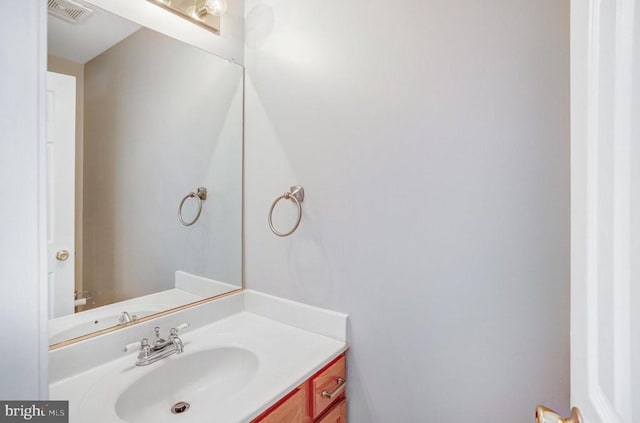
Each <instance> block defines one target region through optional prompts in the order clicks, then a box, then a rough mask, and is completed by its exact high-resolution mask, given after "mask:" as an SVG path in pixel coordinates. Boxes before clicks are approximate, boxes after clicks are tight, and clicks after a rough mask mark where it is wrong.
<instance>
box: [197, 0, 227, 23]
mask: <svg viewBox="0 0 640 423" xmlns="http://www.w3.org/2000/svg"><path fill="white" fill-rule="evenodd" d="M226 11H227V2H226V0H205V1H204V2H203V3H202V5H200V7H199V8H198V9H197V12H196V13H197V14H198V16H199V17H200V18H201V19H202V18H204V17H205V16H206V15H214V16H221V15H223V14H224V13H225V12H226Z"/></svg>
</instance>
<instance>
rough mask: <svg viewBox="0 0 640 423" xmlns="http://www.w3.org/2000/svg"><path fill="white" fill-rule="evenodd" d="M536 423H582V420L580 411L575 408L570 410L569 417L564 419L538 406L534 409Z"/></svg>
mask: <svg viewBox="0 0 640 423" xmlns="http://www.w3.org/2000/svg"><path fill="white" fill-rule="evenodd" d="M536 423H582V418H581V415H580V410H579V409H578V408H576V407H573V408H572V409H571V415H570V416H569V417H568V418H566V419H564V418H562V417H560V416H559V415H558V414H557V413H556V412H554V411H552V410H549V409H548V408H547V407H544V406H542V405H539V406H538V408H536Z"/></svg>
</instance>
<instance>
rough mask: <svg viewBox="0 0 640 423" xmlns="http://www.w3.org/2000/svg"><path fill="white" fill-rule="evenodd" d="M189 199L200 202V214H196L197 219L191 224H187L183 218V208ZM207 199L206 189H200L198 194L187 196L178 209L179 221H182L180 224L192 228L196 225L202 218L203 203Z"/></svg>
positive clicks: (192, 193)
mask: <svg viewBox="0 0 640 423" xmlns="http://www.w3.org/2000/svg"><path fill="white" fill-rule="evenodd" d="M189 198H195V199H196V200H198V213H197V214H196V217H194V218H193V220H192V221H191V222H185V221H184V219H183V218H182V207H184V203H185V202H186V201H187V200H188V199H189ZM206 199H207V189H206V188H205V187H199V188H198V190H197V192H190V193H189V194H187V195H185V196H184V198H183V199H182V201H181V202H180V207H178V219H179V220H180V223H182V224H183V225H184V226H191V225H193V224H194V223H196V222H197V221H198V219H199V218H200V214H201V213H202V201H204V200H206Z"/></svg>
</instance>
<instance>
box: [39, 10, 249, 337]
mask: <svg viewBox="0 0 640 423" xmlns="http://www.w3.org/2000/svg"><path fill="white" fill-rule="evenodd" d="M49 3H50V4H51V3H52V2H49ZM54 3H56V2H54ZM78 3H79V4H80V6H81V7H86V9H87V11H81V12H79V13H78V16H79V17H78V18H77V19H76V18H74V16H66V17H65V16H54V15H53V14H52V13H50V14H49V18H48V47H49V51H48V53H49V57H48V75H47V168H48V171H47V172H48V174H47V183H48V190H47V191H48V192H47V196H48V206H47V209H48V225H47V226H48V257H49V267H48V281H49V292H50V295H49V309H50V316H49V317H50V320H49V343H50V344H51V345H54V344H59V343H61V342H65V341H68V340H70V339H73V338H77V337H82V336H85V335H87V334H90V333H94V332H96V331H102V330H106V329H113V328H114V327H115V328H117V327H122V326H124V325H128V324H131V322H135V321H138V320H144V319H145V318H148V317H149V316H153V315H156V314H158V313H163V312H167V311H169V310H174V309H177V308H181V307H184V306H185V305H187V304H193V303H197V302H200V301H205V300H207V299H210V298H213V297H216V296H219V295H222V294H225V293H228V292H231V291H234V290H237V289H240V288H241V287H242V278H243V276H242V269H243V259H242V171H243V165H242V163H243V157H242V151H243V148H242V139H243V137H242V127H243V126H242V125H243V123H242V118H243V116H242V97H243V93H242V90H243V69H242V67H241V66H239V65H237V64H234V63H232V62H230V61H228V60H226V59H223V58H221V57H219V56H216V55H213V54H211V53H209V52H206V51H203V50H200V49H198V48H196V47H194V46H191V45H188V44H185V43H183V42H181V41H177V40H175V39H173V38H171V37H168V36H166V35H163V34H160V33H158V32H155V31H152V30H150V29H148V28H145V27H142V26H140V25H138V24H136V23H134V22H130V21H127V20H125V19H123V18H122V17H120V16H116V15H114V14H112V13H110V12H107V11H105V10H101V9H99V8H97V7H95V6H93V5H91V4H87V3H82V2H78ZM67 15H70V14H69V13H67ZM211 36H215V35H213V34H212V35H211Z"/></svg>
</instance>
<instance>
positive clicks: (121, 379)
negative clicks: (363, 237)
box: [50, 292, 347, 423]
mask: <svg viewBox="0 0 640 423" xmlns="http://www.w3.org/2000/svg"><path fill="white" fill-rule="evenodd" d="M238 295H245V296H249V297H251V298H249V299H246V298H245V299H244V304H245V307H244V309H243V310H240V311H238V312H236V313H234V314H231V315H230V316H228V317H224V318H222V319H219V320H217V321H214V322H212V323H210V324H208V325H205V326H202V327H200V328H197V329H194V330H189V329H187V330H185V331H184V333H182V334H181V335H180V337H181V338H182V340H183V342H184V344H185V348H184V352H183V353H182V354H173V355H171V356H169V357H167V358H165V359H162V360H160V361H158V362H156V363H153V364H151V365H148V366H141V367H137V366H135V365H134V363H135V360H136V356H137V353H135V352H134V353H128V354H124V353H123V356H122V357H120V358H116V359H114V360H111V361H108V362H106V363H104V364H101V365H98V366H95V367H92V368H90V369H87V370H84V371H82V372H80V373H77V374H72V375H70V376H68V377H66V378H63V379H60V380H58V381H55V382H53V383H51V385H50V397H51V399H58V400H69V415H70V421H71V422H72V423H73V422H84V421H92V422H109V423H113V422H122V421H128V420H129V419H126V420H125V419H123V418H122V415H121V414H122V413H120V414H119V413H118V412H116V409H117V407H116V403H118V397H121V394H122V393H123V392H125V391H126V390H127V388H129V387H130V386H131V385H133V384H135V382H136V381H138V380H140V379H141V378H143V377H147V375H148V374H149V373H151V372H153V371H155V370H158V369H160V370H162V367H163V366H169V367H167V369H168V368H170V367H171V365H172V362H173V361H175V360H183V359H188V358H189V356H193V357H197V356H198V354H200V355H202V353H203V352H204V353H206V352H207V351H211V350H216V351H222V350H224V349H226V350H228V351H240V350H244V351H245V352H247V354H248V355H250V356H251V363H252V364H250V365H249V364H247V365H245V364H244V363H242V364H240V365H239V366H240V367H238V366H236V368H238V369H241V370H240V371H241V372H242V373H243V374H242V375H241V376H239V378H240V379H242V380H243V382H241V383H240V382H239V383H235V382H232V383H230V384H228V383H227V382H225V386H228V389H227V388H224V389H225V391H224V395H223V396H222V397H220V398H218V396H217V395H215V397H213V398H210V397H208V396H205V397H203V398H201V399H197V398H196V397H197V395H196V396H193V395H192V397H193V398H181V397H180V395H181V394H180V393H178V394H176V395H173V394H171V395H169V397H171V399H170V400H169V401H168V402H169V403H167V404H162V406H161V409H162V410H164V407H165V406H166V410H167V413H166V421H177V420H176V418H177V417H179V418H178V420H180V421H181V422H194V423H196V422H201V421H202V414H200V412H198V411H197V410H198V408H199V409H200V410H201V411H202V410H206V416H207V418H208V419H210V421H212V422H224V423H232V422H249V421H251V419H253V418H255V417H257V416H258V415H260V413H262V412H263V411H265V410H266V409H268V408H269V407H270V406H271V405H273V404H274V403H275V402H276V401H277V400H278V399H279V398H281V397H282V396H284V395H285V394H287V393H288V392H290V391H291V390H293V389H295V388H296V387H297V386H298V385H299V384H301V383H302V382H304V381H305V380H306V379H307V378H309V377H310V376H312V375H313V374H314V373H316V372H317V371H318V370H320V369H321V368H322V367H323V366H325V365H326V364H328V363H329V362H331V360H333V359H334V358H335V357H337V356H338V355H340V354H341V353H343V352H344V351H345V350H346V349H347V343H346V342H345V340H344V339H334V338H332V337H329V336H325V335H321V334H318V333H314V332H312V331H310V330H306V329H308V327H307V328H305V329H302V328H299V327H294V326H292V325H289V324H287V323H284V322H282V320H281V319H280V317H282V315H281V316H277V315H271V316H268V317H265V316H264V315H263V313H261V309H263V310H264V309H265V308H266V309H272V307H270V304H269V302H270V301H274V298H273V297H268V296H266V299H267V301H266V302H265V301H264V298H262V297H261V295H262V294H257V293H246V292H245V294H243V293H240V294H238ZM285 301H286V300H285ZM296 304H297V303H292V302H288V304H284V306H283V307H279V309H280V310H281V311H279V312H277V313H282V310H287V309H288V310H289V311H294V313H289V314H290V315H292V316H293V317H294V318H295V317H299V316H300V313H301V312H302V313H304V307H306V306H304V305H300V306H302V307H297V306H296ZM315 310H316V311H315V317H313V316H312V318H311V319H307V322H311V323H310V324H311V326H314V325H317V324H318V322H319V314H321V313H318V311H317V310H319V309H315ZM269 313H270V312H268V311H267V312H266V314H269ZM328 313H333V312H328ZM311 314H312V315H313V314H314V313H313V312H312V313H311ZM334 314H337V313H334ZM342 316H344V319H345V323H346V315H342ZM334 319H335V316H334ZM278 320H280V321H278ZM314 320H315V323H313V321H314ZM305 325H306V326H308V324H303V325H302V326H305ZM296 326H300V325H296ZM344 326H345V330H346V324H345V325H344ZM345 337H346V333H345ZM338 338H340V337H338ZM211 361H214V360H211ZM194 363H195V361H194ZM197 363H202V362H201V361H198V362H197ZM211 364H212V365H215V364H216V363H211ZM236 364H237V363H236ZM191 367H199V365H198V366H195V365H191ZM202 367H204V366H202ZM203 370H204V369H203ZM189 371H194V372H196V374H197V373H198V369H190V370H189ZM168 374H170V373H168ZM225 377H230V379H229V380H237V379H236V378H235V376H234V375H225ZM196 378H197V377H196ZM214 379H215V378H214ZM143 380H146V379H143ZM149 380H154V379H149ZM164 382H165V383H166V389H164V388H162V389H163V390H164V391H170V390H172V389H176V390H177V391H180V389H179V387H177V388H176V387H175V386H174V380H173V379H172V378H167V380H166V381H164ZM196 383H198V382H196ZM200 383H202V382H200ZM211 383H215V382H210V381H209V382H207V384H209V385H210V384H211ZM159 385H162V383H159ZM233 385H236V386H233ZM136 386H138V385H136ZM142 386H145V385H142ZM149 388H150V394H149V395H150V396H154V397H157V396H158V395H157V391H158V389H159V388H158V387H157V386H155V387H151V386H149ZM207 389H209V388H207ZM217 389H222V388H217ZM143 390H144V389H143ZM154 392H156V394H154ZM183 392H184V391H183ZM189 392H194V391H193V389H192V388H190V391H189ZM220 392H221V391H220ZM125 395H126V394H125ZM161 396H162V395H161ZM173 396H175V398H173ZM187 396H188V395H187ZM190 399H191V401H189V400H190ZM174 400H175V401H176V402H177V401H183V400H184V401H188V402H190V405H191V408H190V409H189V410H188V411H187V412H185V413H184V414H182V415H180V416H176V415H173V414H171V412H170V408H171V406H172V405H173V404H174V403H173V401H174ZM120 401H122V397H121V399H120ZM154 401H155V400H154ZM141 408H142V407H141ZM143 414H144V413H141V414H140V417H141V418H142V417H143ZM149 416H150V415H149ZM132 421H136V419H133V420H132ZM154 421H156V422H158V421H160V422H162V421H165V419H164V416H161V417H160V420H158V418H157V416H156V418H155V420H154Z"/></svg>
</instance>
